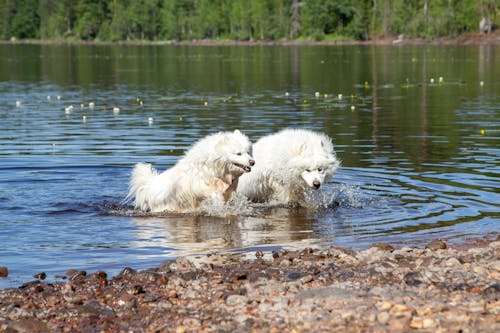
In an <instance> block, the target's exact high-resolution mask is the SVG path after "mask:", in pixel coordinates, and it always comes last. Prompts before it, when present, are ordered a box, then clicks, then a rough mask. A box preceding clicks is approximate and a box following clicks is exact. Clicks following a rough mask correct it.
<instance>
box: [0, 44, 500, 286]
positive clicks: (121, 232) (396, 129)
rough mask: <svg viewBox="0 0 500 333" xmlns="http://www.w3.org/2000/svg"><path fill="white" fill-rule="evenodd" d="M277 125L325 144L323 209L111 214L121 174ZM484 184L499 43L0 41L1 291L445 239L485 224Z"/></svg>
mask: <svg viewBox="0 0 500 333" xmlns="http://www.w3.org/2000/svg"><path fill="white" fill-rule="evenodd" d="M439 77H442V78H443V81H442V82H439ZM431 79H433V80H434V82H433V83H432V82H431ZM481 82H482V83H481ZM316 92H318V93H319V94H316ZM339 94H342V96H341V98H340V96H339ZM316 95H318V96H316ZM48 96H50V99H49V97H48ZM57 96H60V99H58V98H57ZM17 101H19V102H20V103H21V104H20V105H19V106H16V102H17ZM141 101H142V105H141ZM89 102H94V103H95V108H93V109H91V108H89ZM70 105H73V110H68V111H65V109H66V108H67V107H68V106H70ZM82 105H83V107H82ZM114 107H119V110H115V111H113V108H114ZM351 107H354V108H351ZM84 117H85V119H84ZM149 118H154V120H153V121H152V122H150V121H149V120H148V119H149ZM284 127H305V128H309V129H313V130H318V131H324V132H326V133H327V134H328V135H330V136H331V137H332V139H333V142H334V145H335V148H336V150H337V153H338V156H339V157H340V158H341V159H342V161H343V167H342V168H341V169H340V170H339V172H338V173H337V174H336V175H335V176H334V178H333V179H332V180H331V181H330V183H329V184H327V186H326V188H325V189H324V192H323V193H322V198H321V199H318V200H319V202H320V203H322V202H326V203H328V202H333V201H336V202H338V203H339V206H338V207H337V208H331V207H330V208H320V209H316V210H306V209H290V208H282V207H281V208H280V207H255V206H248V205H245V204H244V203H243V204H241V205H235V206H231V207H223V208H220V207H219V208H217V209H214V211H213V212H211V214H210V215H211V216H207V215H198V216H190V215H180V216H179V215H172V216H163V217H152V216H139V215H138V214H136V213H135V212H131V211H130V209H129V208H128V207H126V206H121V201H122V199H123V198H124V197H125V195H126V192H127V183H128V179H129V174H130V171H131V168H132V166H133V164H134V163H137V162H143V161H149V162H152V163H153V164H154V165H155V166H156V167H158V168H159V169H161V170H163V169H165V168H167V167H169V166H171V165H173V164H174V163H175V162H176V160H177V159H178V158H179V156H180V155H181V154H182V153H183V151H185V150H186V149H188V148H189V146H190V145H191V144H192V143H193V142H194V141H195V140H197V139H199V138H201V137H203V136H205V135H207V134H210V133H213V132H216V131H219V130H232V129H235V128H239V129H240V130H242V131H243V132H245V133H246V134H247V135H248V136H249V137H250V138H251V139H252V140H253V141H255V140H257V139H258V138H259V137H261V136H263V135H265V134H269V133H272V132H275V131H277V130H279V129H281V128H284ZM499 176H500V47H499V46H466V47H436V46H405V47H385V46H377V47H366V46H304V47H298V46H286V47H280V46H276V47H269V46H264V47H260V46H259V47H244V46H242V47H185V46H183V47H174V46H57V45H56V46H54V45H52V46H36V45H0V214H1V215H0V266H7V267H8V268H9V271H10V275H9V278H7V279H0V288H4V287H7V286H15V285H19V284H21V283H23V282H26V281H29V280H30V279H32V278H31V275H33V274H36V273H39V272H42V271H44V272H46V273H47V274H48V276H49V277H50V278H53V276H54V275H55V274H61V273H64V272H65V271H66V270H67V269H69V268H76V269H85V270H89V271H93V270H97V269H102V270H106V271H107V272H109V273H112V274H113V273H116V272H118V271H119V270H120V269H121V268H123V267H125V266H132V267H134V268H145V267H150V266H154V265H156V264H158V263H159V262H161V261H162V260H165V259H171V258H174V257H176V256H178V255H188V254H197V253H207V252H213V251H227V250H229V251H242V252H244V253H245V252H246V253H249V255H250V256H252V255H253V251H255V250H256V249H263V250H269V249H274V248H277V247H286V248H294V247H302V246H310V245H326V244H333V245H340V246H345V247H349V248H354V249H358V248H364V247H367V246H369V245H370V244H372V243H375V242H389V243H392V244H394V245H396V246H405V245H420V246H421V245H423V244H425V243H427V242H429V241H430V240H431V239H433V238H437V237H440V238H448V239H450V240H453V241H457V242H459V241H463V240H465V239H467V238H470V237H475V236H480V235H485V234H489V233H491V232H497V231H499V230H500V228H499V226H500V224H499V222H500V194H499V192H500V191H499V184H500V182H499Z"/></svg>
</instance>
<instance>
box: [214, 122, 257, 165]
mask: <svg viewBox="0 0 500 333" xmlns="http://www.w3.org/2000/svg"><path fill="white" fill-rule="evenodd" d="M216 151H217V153H218V154H219V155H220V158H222V159H224V162H225V163H226V164H227V165H228V168H229V170H230V172H231V173H233V174H239V175H241V174H243V173H245V172H250V171H251V170H252V166H253V165H254V164H255V160H254V159H253V157H252V143H251V142H250V140H248V138H247V137H246V135H244V134H243V133H241V132H240V131H239V130H235V131H234V132H224V133H222V135H221V137H220V140H219V141H218V143H217V146H216Z"/></svg>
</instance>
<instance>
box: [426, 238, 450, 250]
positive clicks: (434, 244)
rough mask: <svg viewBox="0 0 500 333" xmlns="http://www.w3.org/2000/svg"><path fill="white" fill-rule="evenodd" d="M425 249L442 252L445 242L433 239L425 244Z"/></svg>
mask: <svg viewBox="0 0 500 333" xmlns="http://www.w3.org/2000/svg"><path fill="white" fill-rule="evenodd" d="M425 248H426V249H429V250H433V251H435V250H444V249H446V242H445V241H444V240H442V239H434V240H433V241H431V242H430V243H429V244H427V245H426V246H425Z"/></svg>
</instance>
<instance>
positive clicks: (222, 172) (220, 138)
mask: <svg viewBox="0 0 500 333" xmlns="http://www.w3.org/2000/svg"><path fill="white" fill-rule="evenodd" d="M254 164H255V161H254V160H253V157H252V144H251V142H250V141H249V140H248V138H247V137H246V136H245V135H243V134H242V133H241V132H240V131H238V130H235V131H234V132H219V133H216V134H212V135H209V136H207V137H205V138H203V139H201V140H200V141H198V142H197V143H196V144H194V146H193V147H192V148H191V149H190V150H189V151H188V152H187V153H186V154H185V156H184V157H183V158H182V159H181V160H179V161H178V162H177V164H175V165H174V166H173V167H172V168H170V169H168V170H166V171H164V172H163V173H158V172H157V171H156V170H155V169H153V168H152V167H151V165H150V164H147V163H139V164H137V165H136V166H135V168H134V170H133V172H132V178H131V181H130V187H129V194H128V196H127V198H128V199H131V198H135V201H134V204H135V207H136V208H138V209H141V210H143V211H150V212H163V211H171V212H189V211H194V210H195V209H196V208H198V207H199V206H200V204H201V203H202V202H203V201H204V200H206V199H208V198H211V199H215V200H223V201H228V200H230V199H231V198H232V195H233V192H234V191H235V190H236V187H237V185H238V178H239V177H240V176H241V175H242V174H244V173H245V172H250V171H251V167H252V166H253V165H254ZM221 202H222V201H221Z"/></svg>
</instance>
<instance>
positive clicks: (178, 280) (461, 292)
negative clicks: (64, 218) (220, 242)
mask: <svg viewBox="0 0 500 333" xmlns="http://www.w3.org/2000/svg"><path fill="white" fill-rule="evenodd" d="M36 278H37V280H35V281H32V282H29V283H26V284H24V285H22V286H20V287H19V288H15V289H6V290H2V291H0V332H409V331H410V332H411V331H415V332H500V237H497V238H496V239H483V240H476V241H475V242H474V243H472V244H462V245H460V246H458V245H456V246H450V245H448V246H447V244H446V243H445V242H444V241H433V242H432V243H430V244H428V245H427V246H426V247H425V248H399V249H394V248H392V247H391V246H390V245H387V244H377V245H374V246H372V247H371V248H369V249H366V250H362V251H350V250H346V249H342V248H319V249H312V248H307V249H303V250H301V251H285V250H280V251H275V252H272V253H261V252H257V253H255V257H254V258H251V259H250V260H249V259H244V258H242V257H241V256H239V255H207V256H204V257H201V258H195V259H193V260H188V259H184V258H179V259H177V260H175V261H169V262H165V263H163V264H162V265H160V266H159V267H157V268H152V269H148V270H142V271H136V270H134V269H132V268H125V269H123V271H122V272H121V273H120V274H119V275H117V276H116V277H113V278H110V277H108V276H107V274H106V273H105V272H92V273H86V272H83V271H68V272H67V275H66V276H65V277H60V281H59V282H53V283H49V282H45V280H44V279H45V276H44V274H43V273H40V274H37V275H36Z"/></svg>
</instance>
